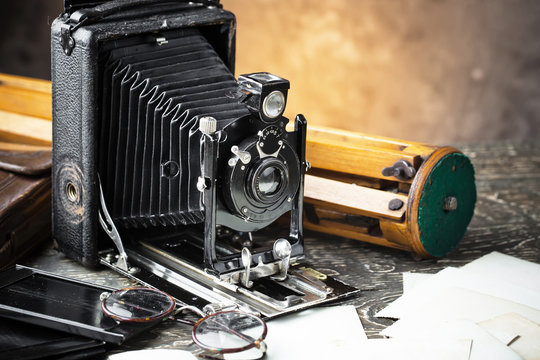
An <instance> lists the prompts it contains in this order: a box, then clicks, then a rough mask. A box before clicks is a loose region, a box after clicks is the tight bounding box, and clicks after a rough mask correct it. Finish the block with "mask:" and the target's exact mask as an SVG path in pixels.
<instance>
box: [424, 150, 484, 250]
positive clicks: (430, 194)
mask: <svg viewBox="0 0 540 360" xmlns="http://www.w3.org/2000/svg"><path fill="white" fill-rule="evenodd" d="M452 197H453V198H455V200H457V207H455V205H456V202H455V201H454V199H452ZM445 201H446V202H447V207H446V209H445ZM475 202H476V186H475V183H474V168H473V166H472V164H471V161H470V160H469V158H468V157H467V156H465V155H463V154H460V153H453V154H449V155H446V156H445V157H443V158H442V159H441V160H440V161H439V162H438V163H437V164H436V165H435V167H434V168H433V170H432V171H431V173H430V174H429V177H428V178H427V180H426V183H425V184H424V189H423V191H422V196H421V197H420V203H419V205H418V228H419V230H420V241H421V242H422V245H423V246H424V249H425V250H426V251H427V252H428V253H429V254H431V255H432V256H436V257H440V256H444V255H446V254H448V253H449V252H450V251H452V250H453V249H454V248H455V247H456V246H457V244H458V243H459V242H460V240H461V239H462V238H463V235H465V231H466V230H467V226H468V225H469V222H470V221H471V218H472V216H473V212H474V205H475ZM452 205H454V206H452ZM453 207H455V210H449V209H452V208H453Z"/></svg>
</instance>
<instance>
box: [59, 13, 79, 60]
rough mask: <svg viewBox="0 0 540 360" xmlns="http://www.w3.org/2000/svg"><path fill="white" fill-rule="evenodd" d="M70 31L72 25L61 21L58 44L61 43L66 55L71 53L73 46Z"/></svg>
mask: <svg viewBox="0 0 540 360" xmlns="http://www.w3.org/2000/svg"><path fill="white" fill-rule="evenodd" d="M68 21H69V20H68ZM72 31H73V26H71V25H70V24H68V23H63V24H62V25H60V45H62V49H64V53H65V54H66V55H67V56H69V55H71V52H72V51H73V48H75V40H74V39H73V36H71V32H72Z"/></svg>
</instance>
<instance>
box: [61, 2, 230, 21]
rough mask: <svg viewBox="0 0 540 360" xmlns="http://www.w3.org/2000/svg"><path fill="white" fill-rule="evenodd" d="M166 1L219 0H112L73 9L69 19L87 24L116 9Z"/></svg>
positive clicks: (210, 3) (209, 3) (214, 3)
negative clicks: (89, 6) (90, 6)
mask: <svg viewBox="0 0 540 360" xmlns="http://www.w3.org/2000/svg"><path fill="white" fill-rule="evenodd" d="M167 2H175V3H186V4H188V3H190V2H195V3H199V4H201V5H206V6H210V5H214V6H217V5H219V0H199V1H189V0H175V1H166V0H114V1H107V2H105V3H103V4H99V5H97V6H94V7H92V8H86V9H79V10H77V11H75V12H74V13H73V14H71V16H70V20H71V21H72V22H74V23H77V24H82V23H84V24H85V25H89V24H92V23H95V22H97V21H99V20H101V19H103V18H104V17H106V16H109V15H112V14H114V13H116V12H118V11H122V10H128V9H132V8H136V7H140V6H143V5H152V4H159V3H167Z"/></svg>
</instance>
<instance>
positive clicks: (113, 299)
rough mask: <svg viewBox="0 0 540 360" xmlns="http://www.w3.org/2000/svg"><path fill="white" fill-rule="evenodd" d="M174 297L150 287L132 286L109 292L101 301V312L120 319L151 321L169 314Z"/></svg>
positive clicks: (172, 306) (173, 304)
mask: <svg viewBox="0 0 540 360" xmlns="http://www.w3.org/2000/svg"><path fill="white" fill-rule="evenodd" d="M174 306H175V302H174V299H173V298H172V297H171V296H169V295H167V294H166V293H164V292H161V291H159V290H154V289H150V288H132V289H125V290H119V291H115V292H113V293H111V294H110V295H109V297H108V298H106V299H105V300H104V301H103V302H102V308H103V312H105V314H107V315H108V316H110V317H112V318H114V319H117V320H120V321H137V322H141V321H151V320H156V319H161V318H163V317H165V316H167V315H169V314H170V313H171V312H172V311H173V309H174Z"/></svg>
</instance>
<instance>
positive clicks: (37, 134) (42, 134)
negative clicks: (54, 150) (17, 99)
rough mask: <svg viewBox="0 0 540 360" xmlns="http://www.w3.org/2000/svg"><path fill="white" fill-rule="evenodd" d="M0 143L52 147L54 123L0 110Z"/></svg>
mask: <svg viewBox="0 0 540 360" xmlns="http://www.w3.org/2000/svg"><path fill="white" fill-rule="evenodd" d="M0 141H4V142H16V143H24V144H29V145H45V146H46V145H51V143H52V123H51V122H50V121H48V120H44V119H41V118H36V117H31V116H27V115H21V114H15V113H11V112H8V111H4V110H0Z"/></svg>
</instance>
